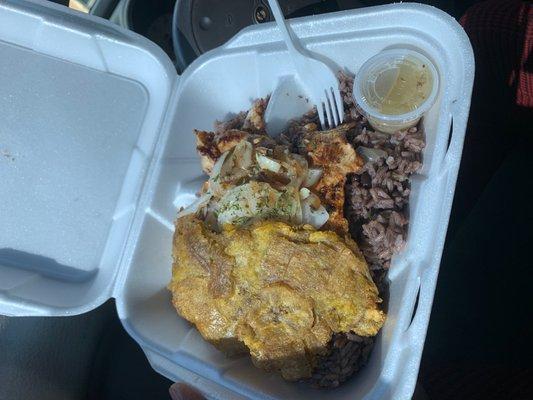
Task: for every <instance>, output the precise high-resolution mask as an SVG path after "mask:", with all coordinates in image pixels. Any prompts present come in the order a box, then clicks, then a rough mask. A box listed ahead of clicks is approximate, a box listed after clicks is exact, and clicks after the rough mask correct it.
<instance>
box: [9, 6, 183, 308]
mask: <svg viewBox="0 0 533 400" xmlns="http://www.w3.org/2000/svg"><path fill="white" fill-rule="evenodd" d="M176 82H177V75H176V72H175V70H174V68H173V65H172V63H171V62H170V60H169V59H168V57H167V56H166V55H165V54H164V53H163V51H162V50H160V49H159V48H158V47H157V46H156V45H154V44H153V43H151V42H150V41H148V40H146V39H144V38H142V37H141V36H139V35H136V34H134V33H131V32H129V31H126V30H122V29H121V28H119V27H117V26H115V25H113V24H111V23H110V22H108V21H106V20H103V19H100V18H97V17H94V16H89V15H85V14H81V13H78V12H75V11H72V10H69V9H67V8H65V7H62V6H57V5H55V4H52V3H49V2H35V1H11V0H8V1H2V2H0V182H1V185H0V314H7V315H68V314H77V313H81V312H85V311H88V310H90V309H92V308H94V307H96V306H98V305H99V304H101V303H102V302H104V301H105V300H106V299H108V298H109V297H110V295H111V293H112V291H113V285H114V282H115V280H116V277H117V275H118V272H119V271H118V270H119V265H120V257H121V254H122V249H123V246H124V243H125V240H126V237H127V235H128V231H129V227H130V223H131V219H132V216H133V214H134V211H135V208H136V204H137V199H138V196H139V193H140V191H141V188H142V185H143V182H144V178H145V173H146V170H147V168H146V167H147V165H148V162H149V160H150V158H151V155H152V151H153V148H154V144H155V142H156V140H157V138H158V135H159V130H160V127H161V125H162V123H163V120H164V117H165V112H166V107H167V102H168V99H169V98H170V94H171V92H172V90H173V87H174V86H175V84H176Z"/></svg>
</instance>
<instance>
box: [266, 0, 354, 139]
mask: <svg viewBox="0 0 533 400" xmlns="http://www.w3.org/2000/svg"><path fill="white" fill-rule="evenodd" d="M268 5H269V6H270V9H271V10H272V14H274V19H275V20H276V24H277V25H278V28H279V30H280V32H281V35H282V36H283V40H284V41H285V44H286V45H287V48H288V50H289V55H290V57H291V60H292V62H293V64H294V67H295V69H296V72H297V74H298V76H299V80H300V83H301V84H302V85H303V86H305V88H306V92H307V93H308V95H309V97H310V99H311V101H312V102H313V103H314V105H315V106H316V109H317V112H318V118H319V119H320V125H322V129H331V128H335V127H336V126H337V125H339V124H340V123H342V120H343V118H344V108H343V103H342V100H341V94H340V91H339V81H338V80H337V77H336V76H335V74H334V73H333V71H332V70H331V68H330V67H328V66H327V65H326V64H324V63H323V62H322V61H320V60H317V59H316V58H313V57H312V56H311V55H310V54H307V51H306V50H305V49H303V48H300V46H299V44H298V42H297V40H294V39H293V37H292V35H291V33H290V30H289V28H288V25H287V21H286V20H285V17H284V16H283V13H282V12H281V8H280V6H279V3H278V2H277V0H268Z"/></svg>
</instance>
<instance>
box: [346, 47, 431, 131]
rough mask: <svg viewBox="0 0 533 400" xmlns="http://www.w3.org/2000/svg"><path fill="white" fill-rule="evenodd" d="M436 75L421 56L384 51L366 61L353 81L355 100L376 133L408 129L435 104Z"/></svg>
mask: <svg viewBox="0 0 533 400" xmlns="http://www.w3.org/2000/svg"><path fill="white" fill-rule="evenodd" d="M438 89H439V75H438V73H437V69H436V68H435V66H434V65H433V63H432V62H431V61H430V60H429V59H428V58H427V57H425V56H424V55H422V54H420V53H418V52H416V51H413V50H403V49H393V50H385V51H383V52H381V53H379V54H377V55H376V56H374V57H372V58H370V59H369V60H367V61H366V62H365V63H364V64H363V66H362V67H361V68H360V70H359V72H358V73H357V75H356V77H355V80H354V88H353V96H354V100H355V102H356V103H357V105H359V107H360V108H361V109H362V111H363V113H364V114H365V116H366V118H367V119H368V122H369V123H370V125H372V127H373V128H374V129H376V130H378V131H381V132H385V133H393V132H396V131H399V130H402V129H407V128H410V127H412V126H414V125H416V124H417V123H418V121H419V120H420V118H421V117H422V115H423V114H424V113H425V112H427V111H428V110H429V109H430V108H431V106H432V105H433V104H434V103H435V99H436V97H437V93H438Z"/></svg>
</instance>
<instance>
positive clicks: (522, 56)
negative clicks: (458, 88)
mask: <svg viewBox="0 0 533 400" xmlns="http://www.w3.org/2000/svg"><path fill="white" fill-rule="evenodd" d="M461 24H462V25H463V27H464V29H465V31H466V33H467V34H468V36H469V37H470V40H471V42H472V46H473V47H474V53H475V56H476V64H477V66H478V67H480V68H477V69H476V70H477V72H481V73H482V74H484V75H485V78H488V79H489V81H490V82H491V84H493V85H494V86H497V85H505V86H506V87H507V88H508V89H509V90H510V91H511V92H510V95H511V97H512V98H513V101H514V103H515V104H516V105H518V106H522V107H528V108H533V4H532V2H531V1H518V0H489V1H484V2H481V3H479V4H476V5H475V6H473V7H471V8H470V9H469V10H468V11H467V12H466V14H465V15H464V16H463V17H462V18H461ZM493 89H494V88H490V89H488V88H487V91H488V92H490V93H494V90H493Z"/></svg>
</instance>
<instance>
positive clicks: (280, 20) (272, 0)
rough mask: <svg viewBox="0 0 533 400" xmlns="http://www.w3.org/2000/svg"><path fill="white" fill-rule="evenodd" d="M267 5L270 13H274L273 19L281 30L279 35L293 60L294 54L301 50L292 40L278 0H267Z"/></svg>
mask: <svg viewBox="0 0 533 400" xmlns="http://www.w3.org/2000/svg"><path fill="white" fill-rule="evenodd" d="M268 5H269V7H270V10H271V11H272V14H274V19H275V20H276V24H277V25H278V28H279V31H280V32H281V36H282V37H283V40H284V41H285V44H286V45H287V48H288V49H289V54H290V55H291V57H292V59H293V60H295V58H296V56H298V55H299V54H300V53H301V51H300V49H298V47H297V46H296V44H295V41H294V40H293V37H292V35H291V32H290V31H289V27H288V23H287V20H286V19H285V17H284V16H283V12H282V11H281V7H280V6H279V3H278V0H268Z"/></svg>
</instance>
